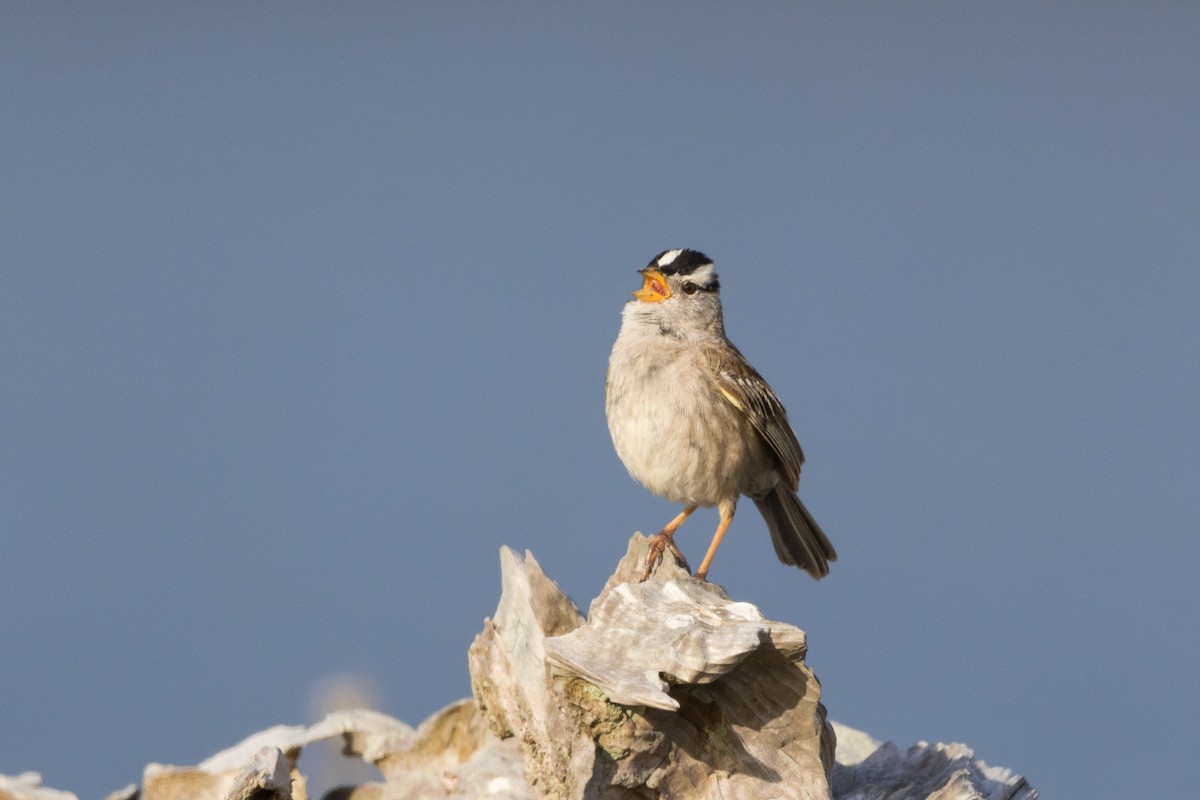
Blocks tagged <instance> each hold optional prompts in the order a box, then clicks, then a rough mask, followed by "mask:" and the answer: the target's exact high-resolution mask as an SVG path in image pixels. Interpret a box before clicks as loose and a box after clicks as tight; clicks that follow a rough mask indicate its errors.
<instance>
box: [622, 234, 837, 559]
mask: <svg viewBox="0 0 1200 800" xmlns="http://www.w3.org/2000/svg"><path fill="white" fill-rule="evenodd" d="M639 272H640V274H641V276H642V277H643V279H644V281H645V285H644V286H643V287H642V288H641V289H640V290H638V291H636V292H634V293H633V296H634V297H635V298H636V299H634V300H631V301H630V302H629V303H628V304H627V305H626V306H625V310H624V312H623V313H622V315H621V332H620V333H619V334H618V335H617V341H616V343H615V344H614V345H613V349H612V355H611V356H610V357H609V362H608V379H607V381H606V383H605V394H606V402H605V410H606V411H607V414H608V429H609V432H610V433H611V434H612V440H613V444H614V445H615V446H616V448H617V455H619V456H620V457H621V461H623V462H624V463H625V466H626V468H627V469H628V470H629V473H630V474H631V475H632V476H633V477H634V478H636V479H637V480H638V481H640V482H641V483H642V484H643V485H644V486H645V487H646V488H647V489H649V490H650V491H651V492H654V494H657V495H659V496H661V497H665V498H666V499H667V500H670V501H671V502H673V503H683V504H684V509H683V512H682V513H680V514H679V515H678V516H677V517H675V519H673V520H671V521H670V522H669V523H667V526H666V527H665V528H663V529H662V532H661V533H659V534H658V536H656V537H654V538H653V539H652V540H651V542H650V552H649V554H648V555H647V558H646V567H645V570H644V572H643V574H642V580H645V579H646V578H647V577H649V575H650V572H651V570H652V569H653V568H654V566H655V565H656V564H657V563H658V561H659V560H660V559H661V558H662V553H663V549H664V548H668V547H669V548H670V549H671V551H672V552H673V553H674V554H675V556H676V558H678V559H679V560H680V562H681V563H682V564H683V565H684V566H685V567H686V565H687V561H686V560H685V559H684V558H683V554H682V553H681V552H680V551H679V548H678V547H677V546H676V545H675V542H674V540H673V537H674V535H675V530H676V529H677V528H678V527H679V526H680V525H681V524H682V523H683V521H684V520H685V519H687V518H688V517H689V516H691V514H692V513H693V512H694V511H695V510H696V509H697V508H699V507H700V506H705V507H711V506H716V507H717V509H718V512H719V513H720V523H719V524H718V525H717V531H716V534H715V535H714V536H713V540H712V544H710V545H709V547H708V553H707V554H706V555H705V556H704V561H703V562H702V563H701V564H700V569H698V570H697V571H696V577H698V578H702V579H703V578H705V577H706V576H707V574H708V568H709V565H710V564H711V563H712V559H713V555H714V554H715V553H716V552H717V547H718V546H719V545H720V544H721V539H722V537H724V535H725V531H726V530H728V528H729V523H730V522H732V521H733V514H734V511H735V509H736V508H737V501H738V497H739V496H741V495H747V496H749V497H750V498H751V499H753V500H754V503H755V505H757V506H758V510H759V511H760V512H761V513H762V516H763V519H764V520H766V523H767V528H768V529H769V530H770V531H771V541H772V542H774V544H775V553H776V555H778V556H779V560H780V561H782V562H783V563H784V564H794V565H796V566H797V567H799V568H800V569H802V570H804V571H805V572H807V573H808V574H809V575H812V576H813V577H814V578H818V579H819V578H822V577H824V576H825V575H828V574H829V562H830V561H833V560H834V559H836V558H837V553H835V552H834V549H833V546H832V545H831V544H830V543H829V540H828V539H827V538H825V534H824V533H823V532H822V531H821V528H820V526H819V525H817V523H816V521H815V520H814V519H813V518H812V515H811V514H809V513H808V509H806V508H805V507H804V504H803V503H801V502H800V498H799V497H797V496H796V489H797V485H798V483H799V480H800V466H801V465H802V464H803V463H804V453H803V452H802V451H801V450H800V443H799V442H797V441H796V434H795V433H793V432H792V428H791V426H790V425H789V424H788V420H787V412H785V411H784V409H783V404H782V403H780V402H779V398H777V397H776V396H775V393H774V392H773V391H771V387H770V386H768V385H767V382H766V381H765V380H763V378H762V376H761V375H759V374H758V373H757V372H756V371H755V370H754V368H753V367H752V366H750V364H749V363H747V361H746V359H745V357H743V356H742V354H741V353H740V352H738V349H737V348H736V347H734V346H733V344H732V343H731V342H730V341H729V340H728V339H727V338H725V323H724V320H723V318H722V314H721V299H720V291H719V290H720V283H719V281H718V280H717V274H716V272H715V271H714V269H713V263H712V260H711V259H709V258H708V257H707V256H705V255H704V254H703V253H698V252H696V251H695V250H666V251H664V252H662V253H660V254H659V255H657V256H655V257H654V259H653V260H652V261H651V262H650V263H649V264H648V265H647V266H646V268H645V269H643V270H640V271H639Z"/></svg>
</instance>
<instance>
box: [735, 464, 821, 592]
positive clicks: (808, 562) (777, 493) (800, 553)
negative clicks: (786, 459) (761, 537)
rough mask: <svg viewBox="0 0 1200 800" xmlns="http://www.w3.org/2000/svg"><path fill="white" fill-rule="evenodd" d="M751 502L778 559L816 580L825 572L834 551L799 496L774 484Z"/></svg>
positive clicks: (780, 485)
mask: <svg viewBox="0 0 1200 800" xmlns="http://www.w3.org/2000/svg"><path fill="white" fill-rule="evenodd" d="M754 504H755V505H757V506H758V510H759V512H760V513H761V514H762V516H763V519H764V520H765V521H766V523H767V529H768V530H770V531H771V542H772V544H774V545H775V555H777V556H779V560H780V561H782V562H783V563H784V564H793V565H795V566H797V567H799V568H800V569H802V570H804V571H805V572H807V573H808V574H809V575H811V576H813V577H814V578H816V579H817V580H820V579H821V578H824V577H825V576H826V575H828V574H829V562H830V561H836V560H837V552H836V551H835V550H834V549H833V545H832V544H830V543H829V539H827V538H826V537H825V532H824V531H822V530H821V526H820V525H818V524H817V521H816V520H815V519H813V517H812V514H810V513H808V509H807V508H805V507H804V503H802V502H800V498H799V497H797V496H796V495H795V494H793V493H792V492H790V491H788V489H787V488H786V487H785V486H784V485H783V484H778V485H776V486H775V488H774V489H772V490H771V491H770V492H769V493H768V494H766V495H764V496H763V497H759V498H755V499H754Z"/></svg>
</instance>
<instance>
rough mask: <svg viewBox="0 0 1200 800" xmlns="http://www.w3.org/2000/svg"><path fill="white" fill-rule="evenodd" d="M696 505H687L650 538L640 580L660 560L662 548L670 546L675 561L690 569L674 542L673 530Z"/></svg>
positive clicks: (648, 575) (690, 513) (644, 577)
mask: <svg viewBox="0 0 1200 800" xmlns="http://www.w3.org/2000/svg"><path fill="white" fill-rule="evenodd" d="M697 508H698V506H688V507H687V508H685V509H684V510H683V511H681V512H679V516H677V517H675V519H673V520H671V521H670V522H668V523H667V527H665V528H663V529H662V530H661V531H659V533H658V536H655V537H654V538H653V539H651V540H650V549H649V550H647V551H646V568H645V569H643V570H642V580H643V581H644V580H646V579H647V578H649V577H650V573H651V572H653V571H654V568H655V567H657V566H658V563H659V562H660V561H662V554H663V550H665V549H666V548H668V547H669V548H671V554H672V555H674V556H675V560H676V562H678V563H679V566H681V567H683V568H684V569H686V570H688V571H691V567H689V566H688V563H687V559H686V558H684V557H683V553H682V552H680V550H679V545H677V544H675V530H676V529H677V528H678V527H679V526H680V525H682V524H683V521H684V520H685V519H687V518H688V517H690V516H691V515H692V514H693V513H694V512H695V510H696V509H697Z"/></svg>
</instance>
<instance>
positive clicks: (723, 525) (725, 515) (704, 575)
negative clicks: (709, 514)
mask: <svg viewBox="0 0 1200 800" xmlns="http://www.w3.org/2000/svg"><path fill="white" fill-rule="evenodd" d="M733 512H734V509H733V508H728V509H727V508H726V507H725V506H723V505H722V506H721V521H720V522H719V523H717V532H716V533H714V534H713V538H712V544H710V545H709V546H708V552H707V553H705V554H704V560H703V561H702V562H700V569H698V570H696V577H697V578H699V579H700V580H702V581H706V580H708V567H709V565H710V564H712V560H713V556H715V555H716V554H717V548H718V547H720V546H721V540H722V539H724V538H725V531H727V530H729V523H731V522H733Z"/></svg>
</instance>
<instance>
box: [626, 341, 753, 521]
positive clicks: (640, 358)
mask: <svg viewBox="0 0 1200 800" xmlns="http://www.w3.org/2000/svg"><path fill="white" fill-rule="evenodd" d="M627 323H628V320H627ZM700 356H701V354H700V353H699V352H698V351H697V350H696V345H695V344H694V343H689V342H684V341H681V340H677V339H674V338H672V337H668V336H662V335H660V334H659V333H658V331H657V329H654V328H647V327H645V326H637V325H629V324H625V325H622V328H621V334H620V335H619V336H618V337H617V342H616V344H615V345H613V351H612V355H611V357H610V359H609V372H608V385H607V397H606V409H607V412H608V428H609V432H610V433H611V434H612V439H613V444H614V445H615V447H616V450H617V455H618V456H620V458H621V461H623V462H624V464H625V467H626V468H627V469H628V470H629V473H630V474H631V475H632V476H633V477H634V478H636V479H637V480H638V481H640V482H641V483H642V484H643V485H644V486H645V487H646V488H647V489H649V490H650V491H652V492H654V493H655V494H657V495H660V496H662V497H665V498H667V499H668V500H670V501H672V502H675V503H684V504H692V503H695V504H697V505H702V506H712V505H716V504H717V503H719V502H721V501H722V500H736V498H737V497H738V495H739V494H742V493H743V492H745V491H746V490H747V489H748V488H749V487H748V486H747V485H746V484H747V482H748V481H751V480H753V482H754V483H755V484H757V483H759V482H761V480H762V473H763V472H764V471H768V472H769V471H770V470H771V466H770V463H769V461H768V459H767V456H766V453H765V451H764V448H763V446H762V445H761V443H760V442H759V439H758V436H757V434H756V433H755V432H754V431H753V429H752V428H751V427H750V425H749V423H748V421H747V420H746V419H745V418H744V417H743V416H742V415H741V413H740V412H738V411H737V410H736V409H734V407H733V406H732V405H730V404H729V403H728V402H726V401H725V400H724V399H723V398H722V397H720V395H719V393H718V390H717V389H716V386H715V383H714V382H713V380H712V379H711V378H710V377H709V376H708V375H707V373H706V371H705V370H704V369H702V368H701V366H700V363H701V362H700Z"/></svg>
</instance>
